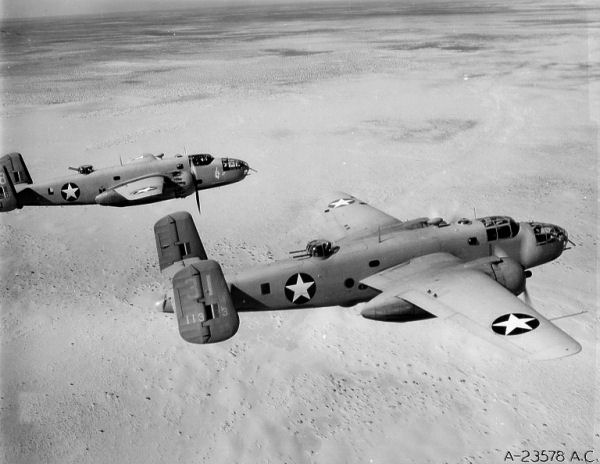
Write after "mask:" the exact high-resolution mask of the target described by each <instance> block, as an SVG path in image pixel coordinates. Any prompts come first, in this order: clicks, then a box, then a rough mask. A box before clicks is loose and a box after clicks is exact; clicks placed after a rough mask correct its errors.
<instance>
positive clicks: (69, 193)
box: [60, 182, 81, 201]
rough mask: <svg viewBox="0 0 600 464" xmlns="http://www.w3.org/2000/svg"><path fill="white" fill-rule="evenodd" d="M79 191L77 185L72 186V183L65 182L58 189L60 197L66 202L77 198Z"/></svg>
mask: <svg viewBox="0 0 600 464" xmlns="http://www.w3.org/2000/svg"><path fill="white" fill-rule="evenodd" d="M80 193H81V190H79V187H77V184H73V183H72V182H67V183H66V184H65V185H63V186H62V188H61V189H60V194H61V196H62V197H63V198H64V199H65V200H67V201H75V200H77V199H78V198H79V194H80Z"/></svg>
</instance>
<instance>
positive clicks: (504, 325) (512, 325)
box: [492, 313, 540, 335]
mask: <svg viewBox="0 0 600 464" xmlns="http://www.w3.org/2000/svg"><path fill="white" fill-rule="evenodd" d="M539 325H540V321H538V320H537V319H536V318H535V317H532V316H529V315H527V314H521V313H510V314H504V315H503V316H500V317H498V318H497V319H496V320H495V321H494V322H492V330H493V331H494V332H496V333H497V334H500V335H519V334H522V333H526V332H530V331H532V330H533V329H535V328H537V327H538V326H539Z"/></svg>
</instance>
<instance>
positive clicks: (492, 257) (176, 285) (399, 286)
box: [154, 193, 581, 359]
mask: <svg viewBox="0 0 600 464" xmlns="http://www.w3.org/2000/svg"><path fill="white" fill-rule="evenodd" d="M321 215H322V222H323V224H324V225H325V228H324V229H325V230H326V236H327V239H317V240H312V241H310V242H309V243H308V245H307V247H306V249H305V250H300V251H295V252H291V254H292V257H291V258H290V259H285V260H280V261H274V262H270V263H266V264H258V265H255V266H252V267H250V268H248V269H246V270H243V271H241V272H238V273H237V274H235V275H232V276H230V277H229V278H228V279H227V280H225V277H224V275H223V272H222V271H221V267H220V266H219V264H218V263H217V262H216V261H213V260H209V259H208V257H207V255H206V252H205V250H204V247H203V246H202V242H201V241H200V238H199V236H198V233H197V231H196V228H195V226H194V223H193V221H192V218H191V216H190V215H189V214H188V213H175V214H172V215H169V216H166V217H164V218H163V219H161V220H160V221H158V222H157V223H156V225H155V228H154V231H155V236H156V246H157V250H158V256H159V263H160V268H161V271H162V272H163V274H165V275H166V276H167V277H169V278H170V279H172V284H173V302H174V311H175V313H176V316H177V321H178V324H179V332H180V334H181V336H182V337H183V338H184V339H185V340H186V341H188V342H191V343H214V342H219V341H222V340H225V339H227V338H229V337H231V336H233V335H234V334H235V333H236V331H237V329H238V325H239V319H238V314H237V312H238V311H263V310H280V309H288V308H296V309H299V308H310V307H320V306H334V305H341V306H352V305H355V304H357V303H361V302H365V305H364V306H363V308H362V315H363V316H364V317H365V318H368V319H374V320H378V321H390V322H406V321H412V320H418V319H425V318H430V317H439V318H441V319H443V320H445V321H447V322H448V323H449V324H452V325H453V326H454V327H456V328H457V329H459V330H461V329H464V330H467V331H469V332H471V333H473V334H475V335H478V336H480V337H482V338H484V339H486V340H488V341H490V342H492V343H494V344H496V345H499V346H501V347H503V348H505V349H507V350H509V351H511V352H513V353H514V354H517V355H520V356H526V357H531V358H536V359H548V358H557V357H562V356H568V355H572V354H575V353H577V352H579V351H580V349H581V346H580V345H579V343H577V342H576V341H575V340H574V339H573V338H571V337H570V336H569V335H567V334H566V333H565V332H563V331H562V330H561V329H559V328H558V327H557V326H555V325H554V324H553V323H552V322H550V321H549V320H548V319H546V318H545V317H544V316H542V315H541V314H540V313H538V312H537V311H536V310H535V309H533V308H532V307H531V306H529V305H528V304H526V303H524V302H523V301H521V300H520V299H519V298H517V295H519V294H521V293H522V292H523V291H524V290H525V281H526V279H527V278H528V277H530V276H531V271H529V269H530V268H533V267H535V266H539V265H542V264H544V263H547V262H549V261H552V260H554V259H556V258H558V257H559V256H560V255H561V253H562V252H563V250H565V249H566V247H567V245H568V243H570V242H569V239H568V236H567V232H566V231H565V230H564V229H562V228H561V227H558V226H555V225H552V224H546V223H540V222H520V223H518V222H515V221H514V220H513V219H511V218H509V217H505V216H490V217H483V218H479V219H474V220H470V219H460V220H459V221H457V222H454V223H447V222H445V221H443V220H442V219H441V218H434V219H429V218H419V219H415V220H412V221H408V222H402V221H399V220H398V219H395V218H393V217H392V216H389V215H387V214H385V213H383V212H381V211H379V210H377V209H375V208H373V207H371V206H369V205H367V204H366V203H364V202H362V201H360V200H359V199H357V198H355V197H353V196H351V195H347V194H343V193H338V194H335V195H332V196H331V197H329V198H327V199H326V200H325V201H324V202H323V204H322V213H321ZM321 228H322V227H321ZM162 307H163V309H166V310H168V309H169V308H170V307H171V306H170V304H169V300H168V299H165V301H164V302H163V304H162ZM171 308H172V307H171Z"/></svg>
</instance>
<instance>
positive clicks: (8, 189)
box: [0, 165, 23, 212]
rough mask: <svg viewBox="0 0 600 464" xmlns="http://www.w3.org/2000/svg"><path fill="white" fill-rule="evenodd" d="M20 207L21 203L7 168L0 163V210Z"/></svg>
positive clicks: (4, 210)
mask: <svg viewBox="0 0 600 464" xmlns="http://www.w3.org/2000/svg"><path fill="white" fill-rule="evenodd" d="M22 207H23V205H22V204H21V202H20V201H19V197H18V196H17V191H16V190H15V186H14V184H13V181H12V178H11V176H10V174H9V172H8V169H6V166H4V165H2V166H1V168H0V212H6V211H12V210H13V209H17V208H19V209H20V208H22Z"/></svg>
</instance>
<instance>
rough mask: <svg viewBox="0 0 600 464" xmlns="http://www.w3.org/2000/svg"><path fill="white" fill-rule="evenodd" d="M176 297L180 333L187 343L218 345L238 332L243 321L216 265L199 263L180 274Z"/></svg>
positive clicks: (175, 290) (177, 279)
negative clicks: (217, 343)
mask: <svg viewBox="0 0 600 464" xmlns="http://www.w3.org/2000/svg"><path fill="white" fill-rule="evenodd" d="M173 297H174V302H175V313H176V315H177V323H178V324H179V333H180V334H181V337H182V338H183V339H184V340H185V341H187V342H189V343H202V344H203V343H216V342H220V341H223V340H227V339H228V338H230V337H232V336H233V335H235V333H236V332H237V329H238V327H239V324H240V321H239V317H238V314H237V311H236V310H235V307H234V306H233V302H232V300H231V295H230V293H229V289H228V288H227V282H225V277H224V276H223V271H222V270H221V266H219V264H218V263H217V262H216V261H213V260H206V261H197V262H196V263H194V264H192V265H190V266H187V267H185V268H184V269H182V270H180V271H179V272H177V274H175V277H173Z"/></svg>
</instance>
